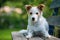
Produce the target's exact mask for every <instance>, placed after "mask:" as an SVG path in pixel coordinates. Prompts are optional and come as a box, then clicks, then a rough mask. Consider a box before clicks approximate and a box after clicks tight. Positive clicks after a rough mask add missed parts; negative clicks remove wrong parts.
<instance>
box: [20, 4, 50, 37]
mask: <svg viewBox="0 0 60 40" xmlns="http://www.w3.org/2000/svg"><path fill="white" fill-rule="evenodd" d="M44 7H45V5H43V4H40V5H39V6H33V7H32V6H31V5H26V6H25V8H26V10H27V13H28V25H27V30H21V31H20V33H22V34H24V33H26V34H27V35H26V38H31V37H32V36H33V32H35V33H36V32H40V33H42V34H43V36H44V37H48V38H50V35H49V33H48V31H49V26H48V23H47V21H46V19H45V18H44V17H43V8H44Z"/></svg>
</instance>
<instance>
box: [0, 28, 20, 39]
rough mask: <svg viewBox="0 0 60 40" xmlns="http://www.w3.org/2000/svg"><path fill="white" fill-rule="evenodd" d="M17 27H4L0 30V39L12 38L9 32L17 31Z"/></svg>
mask: <svg viewBox="0 0 60 40" xmlns="http://www.w3.org/2000/svg"><path fill="white" fill-rule="evenodd" d="M18 30H19V29H4V30H0V40H12V37H11V32H12V31H18Z"/></svg>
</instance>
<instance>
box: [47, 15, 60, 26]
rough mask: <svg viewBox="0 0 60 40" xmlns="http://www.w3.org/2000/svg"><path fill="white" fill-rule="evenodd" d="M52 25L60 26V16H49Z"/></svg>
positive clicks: (48, 19)
mask: <svg viewBox="0 0 60 40" xmlns="http://www.w3.org/2000/svg"><path fill="white" fill-rule="evenodd" d="M47 21H48V23H49V24H50V25H54V26H60V16H51V17H48V18H47Z"/></svg>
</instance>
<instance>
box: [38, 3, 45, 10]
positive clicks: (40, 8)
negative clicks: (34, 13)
mask: <svg viewBox="0 0 60 40" xmlns="http://www.w3.org/2000/svg"><path fill="white" fill-rule="evenodd" d="M44 7H45V5H44V4H40V5H39V6H38V7H37V8H38V9H39V10H41V11H42V10H43V8H44Z"/></svg>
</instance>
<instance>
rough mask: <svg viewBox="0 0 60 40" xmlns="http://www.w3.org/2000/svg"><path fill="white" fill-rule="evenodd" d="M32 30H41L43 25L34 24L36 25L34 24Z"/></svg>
mask: <svg viewBox="0 0 60 40" xmlns="http://www.w3.org/2000/svg"><path fill="white" fill-rule="evenodd" d="M32 30H33V31H41V30H42V27H41V25H39V24H34V25H33V26H32Z"/></svg>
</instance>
